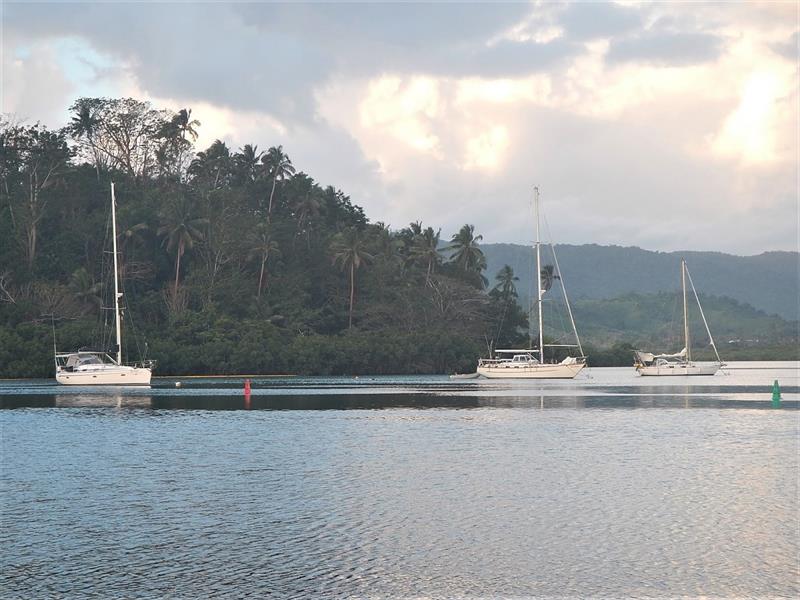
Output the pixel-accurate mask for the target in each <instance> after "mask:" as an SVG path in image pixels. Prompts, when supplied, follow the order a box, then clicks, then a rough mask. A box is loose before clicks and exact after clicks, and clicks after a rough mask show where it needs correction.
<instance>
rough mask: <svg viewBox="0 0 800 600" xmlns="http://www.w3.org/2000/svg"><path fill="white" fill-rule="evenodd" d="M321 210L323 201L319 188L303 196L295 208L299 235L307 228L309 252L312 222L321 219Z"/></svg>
mask: <svg viewBox="0 0 800 600" xmlns="http://www.w3.org/2000/svg"><path fill="white" fill-rule="evenodd" d="M321 208H322V201H321V199H320V197H319V189H318V188H314V189H312V190H311V191H310V192H309V193H307V194H304V195H303V196H301V197H300V199H299V200H298V202H297V204H296V205H295V207H294V209H295V214H296V215H297V235H300V234H301V233H302V232H303V229H304V228H305V232H306V242H307V244H308V248H309V250H310V249H311V222H312V220H313V219H315V218H316V217H319V212H320V209H321Z"/></svg>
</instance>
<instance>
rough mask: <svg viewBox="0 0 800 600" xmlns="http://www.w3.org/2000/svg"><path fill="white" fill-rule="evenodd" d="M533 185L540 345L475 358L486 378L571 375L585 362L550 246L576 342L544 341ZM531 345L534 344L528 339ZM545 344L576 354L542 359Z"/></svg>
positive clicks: (478, 371) (537, 209)
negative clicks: (557, 359) (555, 359)
mask: <svg viewBox="0 0 800 600" xmlns="http://www.w3.org/2000/svg"><path fill="white" fill-rule="evenodd" d="M533 189H534V212H535V215H536V246H535V247H536V273H537V277H536V281H537V298H538V300H537V302H536V308H537V313H538V319H539V347H538V349H534V348H529V349H500V350H495V351H494V353H495V356H496V358H482V359H480V360H479V361H478V368H477V373H478V375H482V376H483V377H487V378H489V379H572V378H574V377H575V376H576V375H577V374H578V373H580V372H581V370H582V369H583V368H584V367H585V366H586V357H585V356H584V354H583V347H582V346H581V340H580V338H579V337H578V330H577V329H576V327H575V319H574V318H573V317H572V309H571V308H570V305H569V299H568V298H567V290H566V288H565V287H564V280H563V278H562V277H561V269H559V267H558V259H557V258H556V254H555V248H553V260H554V262H555V267H556V271H557V274H558V279H559V281H560V282H561V288H562V290H563V292H564V301H565V304H566V306H567V313H568V314H569V320H570V323H571V324H572V332H573V334H574V335H575V341H576V343H575V344H547V345H545V343H544V332H543V323H544V320H543V316H542V298H543V296H544V293H545V292H546V291H547V290H545V289H543V287H542V276H541V273H542V255H541V235H540V227H539V188H538V187H535V188H533ZM531 345H533V344H532V343H531ZM546 347H550V348H552V347H560V348H577V349H578V353H579V356H567V357H566V358H565V359H564V360H562V361H561V362H558V363H545V359H544V349H545V348H546Z"/></svg>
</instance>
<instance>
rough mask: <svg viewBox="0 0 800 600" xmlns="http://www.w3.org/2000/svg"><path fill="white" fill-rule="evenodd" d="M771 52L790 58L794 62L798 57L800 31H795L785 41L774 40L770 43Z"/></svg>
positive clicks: (799, 52)
mask: <svg viewBox="0 0 800 600" xmlns="http://www.w3.org/2000/svg"><path fill="white" fill-rule="evenodd" d="M770 48H772V50H773V52H775V53H776V54H779V55H781V56H782V57H784V58H785V59H786V60H791V61H793V62H794V63H795V64H796V63H797V61H798V60H799V59H800V31H795V32H794V33H793V34H792V36H791V37H790V38H789V39H788V40H787V41H785V42H775V43H773V44H770Z"/></svg>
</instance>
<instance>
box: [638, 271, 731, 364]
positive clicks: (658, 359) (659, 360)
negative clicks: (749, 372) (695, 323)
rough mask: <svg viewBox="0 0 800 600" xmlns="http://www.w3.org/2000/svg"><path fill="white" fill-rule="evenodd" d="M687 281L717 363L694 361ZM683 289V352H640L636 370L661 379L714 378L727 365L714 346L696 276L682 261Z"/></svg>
mask: <svg viewBox="0 0 800 600" xmlns="http://www.w3.org/2000/svg"><path fill="white" fill-rule="evenodd" d="M687 278H688V279H689V284H690V285H691V287H692V292H694V298H695V300H696V301H697V306H698V308H699V309H700V316H701V317H702V318H703V325H705V327H706V333H707V334H708V339H709V341H710V342H711V347H712V348H713V349H714V354H715V355H716V357H717V362H715V363H714V362H712V363H696V362H693V361H692V346H691V344H690V338H689V307H688V304H687V301H686V300H687V298H686V279H687ZM681 288H682V290H683V341H684V346H683V350H681V351H680V352H677V353H675V354H653V353H651V352H642V351H640V350H637V351H636V353H635V354H634V367H635V368H636V371H637V372H638V373H639V375H644V376H658V377H666V376H677V375H680V376H686V375H714V374H716V372H717V371H719V370H720V368H722V366H723V363H722V360H721V359H720V357H719V352H717V346H716V344H714V338H713V337H711V330H710V329H709V328H708V321H706V315H705V313H704V312H703V307H702V306H701V304H700V298H699V297H698V296H697V290H696V289H695V287H694V282H693V281H692V275H691V274H690V273H689V268H688V267H687V266H686V261H685V260H683V259H681Z"/></svg>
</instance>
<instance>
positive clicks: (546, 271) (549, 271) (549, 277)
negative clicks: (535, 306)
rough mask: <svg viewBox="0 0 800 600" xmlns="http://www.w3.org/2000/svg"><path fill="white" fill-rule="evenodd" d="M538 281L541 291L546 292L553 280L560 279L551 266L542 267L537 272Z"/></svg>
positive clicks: (551, 285)
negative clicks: (539, 281)
mask: <svg viewBox="0 0 800 600" xmlns="http://www.w3.org/2000/svg"><path fill="white" fill-rule="evenodd" d="M539 279H540V280H541V282H542V284H541V285H542V291H543V292H546V291H548V290H549V289H550V288H551V287H553V283H554V282H555V280H556V279H561V277H560V276H559V275H558V274H557V273H556V272H555V269H553V265H544V266H543V267H542V270H541V271H540V272H539Z"/></svg>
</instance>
